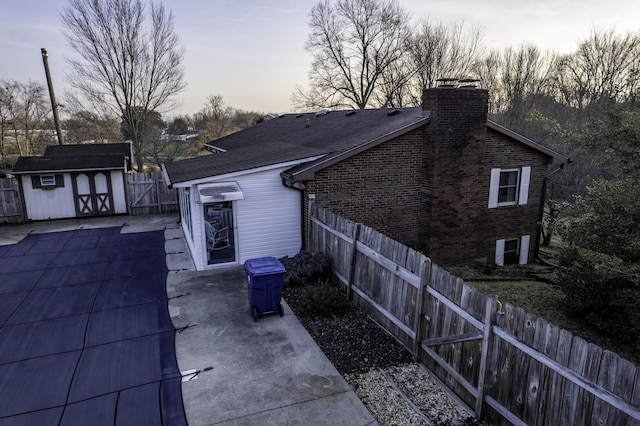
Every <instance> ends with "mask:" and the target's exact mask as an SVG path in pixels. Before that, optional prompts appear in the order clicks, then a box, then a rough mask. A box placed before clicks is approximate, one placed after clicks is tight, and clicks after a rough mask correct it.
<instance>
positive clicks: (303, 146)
mask: <svg viewBox="0 0 640 426" xmlns="http://www.w3.org/2000/svg"><path fill="white" fill-rule="evenodd" d="M395 111H397V112H395ZM427 122H428V115H427V113H425V112H424V111H422V109H421V108H402V109H397V110H394V109H384V108H383V109H368V110H367V109H365V110H355V111H352V110H349V111H331V112H328V113H326V114H323V115H317V114H314V113H306V114H285V115H282V116H279V117H277V118H274V119H271V120H268V121H265V122H263V123H260V124H257V125H255V126H252V127H249V128H248V129H245V130H242V131H240V132H237V133H233V134H231V135H229V136H226V137H223V138H221V139H218V140H215V141H213V142H211V143H210V145H213V146H215V147H216V148H217V149H219V150H222V151H224V152H220V153H216V154H211V155H206V156H201V157H196V158H190V159H186V160H180V161H175V162H169V163H165V164H164V165H163V167H164V169H165V171H166V173H167V175H168V177H169V180H170V183H171V184H177V183H182V182H189V181H194V180H198V179H204V178H207V177H211V176H219V175H223V174H227V173H233V172H238V171H243V170H249V169H255V168H259V167H265V166H270V165H276V164H285V163H291V162H295V161H301V162H308V161H310V160H311V159H314V158H315V157H318V156H323V158H326V157H327V156H336V155H339V154H341V153H344V152H347V151H349V150H353V149H355V148H357V147H359V146H365V145H367V144H371V143H376V142H381V141H384V140H388V138H390V137H393V136H394V135H397V133H398V132H406V131H409V130H411V129H413V128H416V127H418V126H421V125H424V124H426V123H427Z"/></svg>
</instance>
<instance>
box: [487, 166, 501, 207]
mask: <svg viewBox="0 0 640 426" xmlns="http://www.w3.org/2000/svg"><path fill="white" fill-rule="evenodd" d="M499 189H500V169H491V184H490V185H489V208H490V209H495V208H496V207H498V191H499Z"/></svg>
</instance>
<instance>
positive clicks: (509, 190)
mask: <svg viewBox="0 0 640 426" xmlns="http://www.w3.org/2000/svg"><path fill="white" fill-rule="evenodd" d="M519 178H520V171H519V170H500V184H499V185H498V204H506V203H509V204H511V203H512V204H515V203H516V202H517V201H518V192H517V191H518V179H519Z"/></svg>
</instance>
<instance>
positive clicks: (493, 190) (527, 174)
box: [488, 166, 531, 209]
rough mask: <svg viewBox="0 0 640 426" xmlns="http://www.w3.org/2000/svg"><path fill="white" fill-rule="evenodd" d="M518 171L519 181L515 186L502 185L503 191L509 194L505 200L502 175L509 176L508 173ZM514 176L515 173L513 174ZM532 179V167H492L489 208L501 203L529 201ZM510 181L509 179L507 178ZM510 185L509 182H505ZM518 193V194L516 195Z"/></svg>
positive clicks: (522, 203) (512, 203)
mask: <svg viewBox="0 0 640 426" xmlns="http://www.w3.org/2000/svg"><path fill="white" fill-rule="evenodd" d="M511 172H518V177H517V182H516V183H515V187H514V188H505V187H504V185H503V187H502V189H503V191H506V192H507V193H508V194H511V193H512V195H507V196H505V197H504V198H505V200H506V201H505V200H501V197H500V193H501V192H500V191H501V179H500V177H501V175H502V176H504V177H507V176H508V175H507V174H508V173H511ZM511 176H513V175H511ZM530 179H531V167H529V166H527V167H522V168H521V169H498V168H495V169H491V180H490V183H489V203H488V208H490V209H494V208H496V207H498V206H501V205H514V204H519V205H524V204H527V202H528V201H529V181H530ZM507 181H508V179H507ZM505 185H508V183H505ZM516 195H517V196H516Z"/></svg>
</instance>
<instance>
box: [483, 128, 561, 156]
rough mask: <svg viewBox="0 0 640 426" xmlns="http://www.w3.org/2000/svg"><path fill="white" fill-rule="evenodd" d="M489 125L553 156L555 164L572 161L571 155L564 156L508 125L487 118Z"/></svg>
mask: <svg viewBox="0 0 640 426" xmlns="http://www.w3.org/2000/svg"><path fill="white" fill-rule="evenodd" d="M487 127H488V128H490V129H493V130H495V131H496V132H499V133H502V134H503V135H505V136H508V137H510V138H512V139H515V140H517V141H518V142H520V143H523V144H525V145H527V146H529V147H531V148H533V149H535V150H537V151H540V152H542V153H543V154H546V155H548V156H549V157H551V158H552V159H553V164H560V165H564V164H567V163H570V162H571V160H570V159H569V157H567V156H564V155H562V154H560V153H557V152H555V151H554V150H552V149H549V148H547V147H545V146H543V145H540V144H539V143H537V142H534V141H532V140H531V139H529V138H527V137H525V136H522V135H521V134H518V133H516V132H514V131H513V130H509V129H507V128H506V127H504V126H502V125H500V124H498V123H496V122H495V121H491V120H487Z"/></svg>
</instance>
